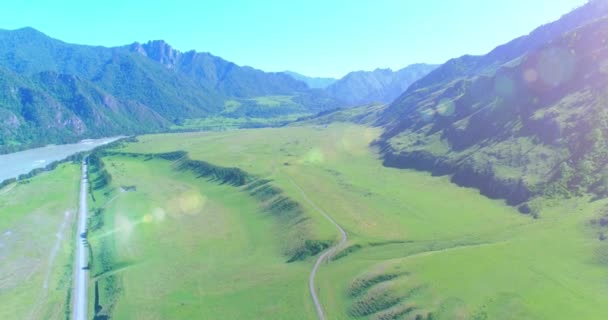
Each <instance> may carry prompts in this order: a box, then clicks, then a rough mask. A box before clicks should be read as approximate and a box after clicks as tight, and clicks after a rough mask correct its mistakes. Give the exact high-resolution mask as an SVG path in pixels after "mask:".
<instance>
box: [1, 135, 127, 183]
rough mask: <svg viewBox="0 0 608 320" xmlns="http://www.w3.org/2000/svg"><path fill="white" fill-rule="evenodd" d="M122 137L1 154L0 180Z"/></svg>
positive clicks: (14, 176)
mask: <svg viewBox="0 0 608 320" xmlns="http://www.w3.org/2000/svg"><path fill="white" fill-rule="evenodd" d="M120 138H121V137H113V138H103V139H88V140H82V141H80V142H78V143H73V144H61V145H49V146H46V147H42V148H35V149H29V150H25V151H20V152H15V153H9V154H2V155H0V182H2V181H4V180H6V179H10V178H16V177H18V176H19V175H20V174H24V173H28V172H30V171H32V170H33V169H36V168H44V167H46V166H47V165H48V164H49V163H51V162H53V161H59V160H63V159H65V158H67V157H69V156H71V155H73V154H75V153H78V152H82V151H89V150H92V149H94V148H96V147H99V146H102V145H104V144H108V143H110V142H113V141H116V140H118V139H120Z"/></svg>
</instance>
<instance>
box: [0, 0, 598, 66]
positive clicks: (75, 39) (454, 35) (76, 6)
mask: <svg viewBox="0 0 608 320" xmlns="http://www.w3.org/2000/svg"><path fill="white" fill-rule="evenodd" d="M7 2H8V1H7ZM585 2H586V0H460V1H459V0H299V1H295V0H283V1H281V0H217V1H212V0H199V1H194V0H193V1H179V0H173V1H171V0H165V1H153V0H149V1H132V0H105V1H87V0H55V1H52V0H47V1H40V0H18V1H10V3H4V4H2V9H1V10H0V28H2V29H16V28H20V27H24V26H31V27H34V28H36V29H38V30H40V31H42V32H44V33H46V34H48V35H50V36H53V37H55V38H59V39H61V40H64V41H66V42H72V43H80V44H93V45H105V46H115V45H123V44H128V43H132V42H134V41H140V42H145V41H147V40H152V39H163V40H166V41H167V42H169V43H170V44H171V45H172V46H173V47H175V48H177V49H179V50H182V51H186V50H190V49H195V50H197V51H206V52H211V53H212V54H215V55H218V56H221V57H223V58H225V59H227V60H230V61H233V62H236V63H237V64H240V65H250V66H254V67H256V68H260V69H263V70H266V71H282V70H293V71H297V72H300V73H303V74H306V75H311V76H334V77H339V76H342V75H344V74H346V73H347V72H349V71H353V70H372V69H375V68H377V67H390V68H393V69H398V68H401V67H404V66H406V65H408V64H411V63H416V62H428V63H442V62H445V61H446V60H447V59H449V58H452V57H456V56H460V55H463V54H467V53H468V54H483V53H486V52H488V51H490V50H491V49H492V48H494V47H495V46H497V45H499V44H502V43H504V42H507V41H509V40H511V39H513V38H515V37H518V36H520V35H524V34H527V33H529V32H530V31H531V30H533V29H534V28H535V27H537V26H539V25H541V24H544V23H547V22H550V21H553V20H556V19H558V18H559V17H560V16H561V15H562V14H565V13H567V12H568V11H570V10H571V9H573V8H575V7H577V6H579V5H582V4H584V3H585ZM91 3H96V4H95V5H93V4H91Z"/></svg>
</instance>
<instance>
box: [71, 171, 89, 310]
mask: <svg viewBox="0 0 608 320" xmlns="http://www.w3.org/2000/svg"><path fill="white" fill-rule="evenodd" d="M87 183H88V181H87V164H86V160H85V161H83V162H82V179H81V182H80V205H79V208H78V232H77V236H76V258H75V262H74V288H73V292H72V297H73V301H72V303H73V304H72V319H73V320H85V319H87V305H88V304H87V303H88V302H87V278H88V275H87V273H88V266H87V248H86V246H87V243H86V231H87V213H88V206H87V190H88V189H87Z"/></svg>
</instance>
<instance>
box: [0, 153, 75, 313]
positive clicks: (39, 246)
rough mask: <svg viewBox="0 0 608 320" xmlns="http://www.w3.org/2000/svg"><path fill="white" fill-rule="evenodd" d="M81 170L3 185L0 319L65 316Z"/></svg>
mask: <svg viewBox="0 0 608 320" xmlns="http://www.w3.org/2000/svg"><path fill="white" fill-rule="evenodd" d="M79 181H80V170H79V166H78V165H73V164H63V165H60V166H59V167H58V168H56V169H55V170H54V171H52V172H47V173H43V174H41V175H39V176H36V177H34V178H31V179H28V180H24V181H22V182H20V183H15V184H12V185H8V186H6V187H5V188H2V189H0V319H66V317H67V316H68V315H69V299H70V287H71V281H72V269H73V268H72V266H73V264H72V260H73V254H72V251H73V249H74V247H75V245H74V240H75V238H76V229H75V228H74V222H75V219H76V214H77V212H76V211H77V208H78V190H79Z"/></svg>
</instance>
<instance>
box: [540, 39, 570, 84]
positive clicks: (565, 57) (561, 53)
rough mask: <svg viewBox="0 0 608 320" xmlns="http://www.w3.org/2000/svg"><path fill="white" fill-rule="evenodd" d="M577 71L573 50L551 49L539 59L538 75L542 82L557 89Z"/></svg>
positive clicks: (544, 52)
mask: <svg viewBox="0 0 608 320" xmlns="http://www.w3.org/2000/svg"><path fill="white" fill-rule="evenodd" d="M575 69H576V55H575V53H574V52H573V51H571V50H566V49H562V48H550V49H546V50H544V51H543V52H541V54H540V56H539V58H538V66H537V70H538V75H539V77H540V80H542V82H543V83H544V84H545V85H547V86H550V87H557V86H559V85H561V84H563V83H565V82H566V81H568V80H570V79H571V78H572V76H573V75H574V71H575Z"/></svg>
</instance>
